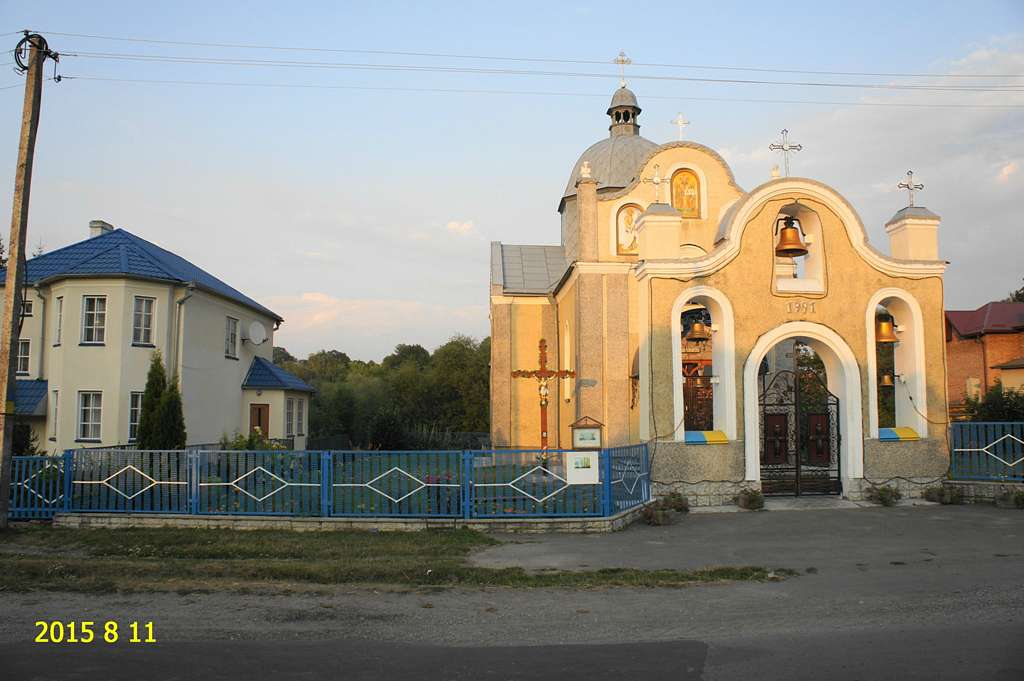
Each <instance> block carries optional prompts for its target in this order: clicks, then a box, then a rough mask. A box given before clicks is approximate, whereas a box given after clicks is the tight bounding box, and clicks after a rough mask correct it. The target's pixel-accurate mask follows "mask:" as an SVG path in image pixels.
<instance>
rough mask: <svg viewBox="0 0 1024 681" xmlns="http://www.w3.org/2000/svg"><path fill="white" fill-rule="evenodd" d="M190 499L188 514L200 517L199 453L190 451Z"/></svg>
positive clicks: (188, 452)
mask: <svg viewBox="0 0 1024 681" xmlns="http://www.w3.org/2000/svg"><path fill="white" fill-rule="evenodd" d="M186 456H188V476H189V485H188V491H189V499H188V512H189V513H191V514H192V515H199V451H196V450H188V451H187V452H186Z"/></svg>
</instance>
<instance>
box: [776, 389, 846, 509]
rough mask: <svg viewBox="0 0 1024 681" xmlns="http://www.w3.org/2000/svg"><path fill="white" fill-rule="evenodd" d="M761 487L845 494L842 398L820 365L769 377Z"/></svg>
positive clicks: (788, 492)
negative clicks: (841, 461)
mask: <svg viewBox="0 0 1024 681" xmlns="http://www.w3.org/2000/svg"><path fill="white" fill-rule="evenodd" d="M764 385H765V388H764V390H763V391H762V392H761V395H760V398H759V406H760V411H761V419H760V421H761V489H762V490H763V491H764V493H765V494H794V495H801V494H839V493H840V491H841V489H840V482H839V443H840V441H841V438H840V433H839V398H838V397H836V396H835V395H833V394H832V393H830V392H829V390H828V387H827V386H826V385H825V382H824V381H823V380H822V378H821V376H819V375H818V374H817V373H816V372H814V371H799V372H798V371H789V370H784V371H779V372H778V373H776V374H775V375H773V376H769V377H766V378H765V381H764Z"/></svg>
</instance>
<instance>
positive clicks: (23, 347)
mask: <svg viewBox="0 0 1024 681" xmlns="http://www.w3.org/2000/svg"><path fill="white" fill-rule="evenodd" d="M31 348H32V342H31V341H27V340H19V341H18V375H19V376H25V375H27V374H28V360H29V352H30V350H31Z"/></svg>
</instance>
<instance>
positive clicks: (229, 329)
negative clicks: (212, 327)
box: [224, 317, 238, 359]
mask: <svg viewBox="0 0 1024 681" xmlns="http://www.w3.org/2000/svg"><path fill="white" fill-rule="evenodd" d="M232 322H233V323H232ZM224 356H225V357H228V358H230V359H238V320H237V319H235V318H234V317H225V322H224Z"/></svg>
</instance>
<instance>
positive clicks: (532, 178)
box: [0, 0, 1024, 360]
mask: <svg viewBox="0 0 1024 681" xmlns="http://www.w3.org/2000/svg"><path fill="white" fill-rule="evenodd" d="M967 7H968V5H965V4H964V3H963V2H940V1H936V0H932V1H931V2H899V3H894V2H870V1H868V2H857V3H849V2H842V3H829V2H821V1H820V0H819V1H817V2H787V3H785V4H784V5H780V4H778V3H763V2H751V3H733V2H725V1H719V2H714V3H678V6H676V5H673V4H669V3H624V2H621V1H620V2H609V3H601V2H583V3H552V2H538V3H532V2H517V3H478V4H474V3H387V2H373V3H365V2H361V3H346V2H323V1H318V0H311V1H310V2H305V3H281V2H246V3H210V2H176V3H173V4H172V3H167V4H160V5H158V4H157V3H138V2H122V3H116V2H90V3H79V2H48V3H35V4H30V3H13V2H10V1H9V0H5V1H4V2H0V34H3V33H11V32H14V31H17V30H20V29H24V28H30V29H32V30H35V31H38V32H40V33H42V34H43V35H44V36H45V37H47V39H48V41H49V43H50V46H51V48H52V49H55V50H57V51H58V52H61V53H63V54H64V56H63V57H62V58H61V61H60V65H59V72H60V73H61V74H62V75H64V76H66V78H65V79H64V80H62V81H61V82H60V83H55V82H52V81H48V82H47V83H46V84H45V88H44V89H45V91H44V95H43V112H42V119H41V124H40V129H39V138H38V143H37V148H36V160H35V172H34V180H33V188H32V202H31V213H30V226H29V243H30V246H32V247H34V246H36V245H37V244H42V246H43V247H44V248H45V249H47V250H52V249H55V248H58V247H60V246H64V245H67V244H69V243H72V242H75V241H78V240H81V239H82V238H84V237H85V236H86V235H87V226H88V223H89V221H90V220H92V219H105V220H107V221H108V222H111V223H112V224H114V225H115V226H118V227H124V228H125V229H128V230H129V231H132V232H133V233H135V234H137V235H139V236H141V237H143V238H146V239H149V240H151V241H153V242H155V243H157V244H159V245H161V246H163V247H165V248H167V249H169V250H172V251H174V252H176V253H178V254H180V255H182V256H183V257H186V258H188V259H189V260H191V261H193V262H194V263H196V264H197V265H199V266H201V267H203V268H204V269H207V270H208V271H210V272H211V273H213V274H214V275H216V276H218V277H220V278H221V279H223V280H225V281H227V282H228V283H230V284H231V285H232V286H234V287H236V288H238V289H240V290H242V291H243V292H245V293H246V294H248V295H250V296H252V297H254V298H255V299H257V300H259V301H260V302H261V303H264V304H266V305H267V306H269V307H270V308H271V309H273V310H274V311H275V312H277V313H278V314H280V315H281V316H283V317H284V318H285V322H284V324H283V325H282V326H281V328H280V330H279V331H278V332H277V334H276V336H275V344H276V345H279V346H284V347H286V348H288V350H289V351H291V352H292V353H293V354H295V355H298V356H305V355H306V354H308V353H310V352H313V351H316V350H319V349H338V350H342V351H344V352H346V353H348V354H349V355H350V356H351V357H353V358H358V359H365V360H370V359H374V360H378V359H380V358H381V357H383V356H384V355H387V354H388V353H389V352H390V351H391V350H392V348H393V347H394V346H395V345H396V344H398V343H420V344H422V345H424V346H425V347H427V348H428V349H432V348H434V347H436V346H437V345H439V344H441V343H443V342H444V341H445V340H447V339H448V338H449V337H451V336H452V335H454V334H456V333H464V334H468V335H470V336H474V337H477V338H482V337H484V336H486V335H487V334H488V333H489V323H488V319H487V302H488V300H487V299H488V279H489V273H488V269H489V257H490V256H489V242H491V241H503V242H507V243H557V242H558V239H559V221H558V214H557V212H556V210H557V204H558V200H559V198H560V194H561V191H562V189H563V188H564V186H565V184H566V181H567V179H568V175H569V173H570V171H571V169H572V167H573V165H574V163H575V161H576V159H577V157H578V156H579V155H580V153H581V152H582V151H583V150H584V149H586V148H587V147H588V146H589V145H590V144H592V143H594V142H596V141H597V140H599V139H601V138H602V137H604V136H606V135H607V125H608V122H607V119H606V117H605V114H604V112H605V109H606V107H607V102H608V100H609V99H610V96H611V93H612V92H613V91H614V89H615V88H616V87H617V84H618V70H617V68H616V67H615V66H614V65H613V64H611V61H612V60H613V59H614V57H615V55H617V54H618V53H619V51H620V50H624V51H625V52H626V53H627V54H628V55H629V57H630V58H631V59H632V60H633V61H634V62H636V63H637V65H635V66H632V67H629V68H628V70H627V78H631V80H630V83H629V84H630V87H631V89H633V90H634V92H636V94H637V97H638V99H639V102H640V105H641V107H642V108H643V113H642V114H641V117H640V123H641V126H642V128H641V134H643V135H644V136H645V137H647V138H648V139H651V140H653V141H655V142H659V143H660V142H668V141H671V140H674V139H675V137H676V130H675V127H674V126H673V125H672V124H671V123H670V121H671V120H672V119H673V118H674V117H675V115H676V113H677V112H680V111H681V112H682V113H683V114H684V116H685V117H686V118H687V119H688V120H689V121H690V122H691V124H690V126H689V127H688V128H687V129H686V137H687V139H691V140H694V141H697V142H700V143H702V144H705V145H707V146H709V147H711V148H713V149H716V150H718V151H719V152H720V153H721V154H722V155H723V156H724V157H725V159H726V160H727V161H728V162H729V163H730V165H731V166H732V168H733V170H734V172H735V175H736V178H737V180H738V182H739V184H740V186H741V187H743V188H745V189H748V190H749V189H752V188H753V187H755V186H757V185H758V184H760V183H761V182H763V181H765V180H767V179H768V178H769V176H770V170H771V167H772V166H773V165H774V164H776V163H779V162H780V159H778V158H777V155H773V154H772V153H771V152H769V151H768V145H769V144H770V143H771V142H774V141H776V140H777V138H778V135H779V130H781V129H782V128H788V129H789V130H790V131H791V139H792V140H793V141H795V142H799V143H801V144H802V145H803V151H801V152H799V153H798V154H795V155H794V156H793V158H792V174H793V175H799V176H805V177H812V178H815V179H818V180H820V181H823V182H825V183H827V184H829V185H831V186H833V187H835V188H836V189H837V190H838V191H839V192H840V193H841V194H843V195H844V196H845V197H846V198H847V199H848V200H849V201H850V202H851V203H852V205H853V206H854V207H855V208H856V210H857V211H858V213H859V214H860V216H861V218H862V219H863V221H864V224H865V226H866V228H867V230H868V235H869V239H870V241H871V243H873V244H874V245H875V246H876V247H877V248H880V249H881V250H883V251H887V249H888V238H887V237H886V235H885V232H884V229H883V225H884V223H885V222H886V220H888V218H889V217H891V216H892V214H893V213H894V212H896V211H897V210H898V209H899V208H901V207H903V206H904V205H906V203H905V202H906V197H905V196H904V195H902V193H900V192H898V191H897V190H896V184H897V182H899V181H900V180H901V179H903V175H904V173H905V172H906V171H907V169H908V168H912V169H913V170H914V173H915V179H916V180H918V181H920V182H923V183H924V184H925V189H924V191H922V192H920V193H919V194H918V196H917V203H918V205H925V206H927V207H928V208H930V209H931V210H933V211H935V212H936V213H938V214H939V215H941V216H942V218H943V220H942V226H941V228H940V255H941V256H942V257H944V258H945V259H947V260H949V261H950V265H949V269H948V271H947V277H946V289H945V290H946V305H947V308H950V309H962V308H974V307H977V306H979V305H982V304H984V303H985V302H987V301H989V300H993V299H999V298H1003V297H1005V296H1006V295H1007V293H1008V292H1009V291H1010V290H1012V289H1016V288H1018V287H1019V286H1020V285H1021V278H1022V277H1024V259H1022V258H1021V254H1022V253H1024V247H1022V245H1021V242H1022V237H1021V231H1022V227H1024V222H1022V218H1021V206H1020V204H1021V201H1020V199H1021V198H1022V197H1024V168H1022V165H1024V92H1018V93H1007V92H953V91H920V90H894V89H861V88H856V89H855V88H832V87H829V88H825V87H814V86H806V85H805V86H790V85H779V84H736V83H707V82H695V81H685V80H678V79H674V78H678V77H696V78H733V79H758V80H770V81H814V82H844V83H860V84H890V85H891V84H915V85H930V86H940V87H941V86H949V85H964V84H970V85H980V84H982V83H985V84H989V83H993V84H1002V85H1005V84H1022V85H1024V78H1017V79H1013V78H1011V79H998V78H993V79H988V78H986V79H979V78H962V77H960V76H962V75H964V74H1017V75H1024V2H1020V1H1019V0H1005V1H995V0H993V1H989V2H985V1H980V2H974V3H971V4H970V5H969V7H970V10H969V11H967V9H966V8H967ZM60 33H66V34H88V35H94V36H96V35H99V36H113V37H121V38H143V39H149V40H167V41H181V42H192V43H196V42H198V43H230V44H232V45H237V44H246V45H259V46H278V47H302V48H317V49H318V50H320V51H297V50H290V51H284V50H277V51H274V50H266V49H243V48H236V47H210V46H198V45H195V46H182V45H169V44H154V43H145V42H129V41H113V40H103V39H98V38H84V37H76V36H69V35H58V34H60ZM0 40H6V41H7V42H8V43H9V45H10V47H12V48H13V46H14V45H15V44H16V42H17V40H18V36H17V35H13V34H11V35H6V36H3V37H2V38H0ZM328 50H350V51H348V52H330V51H328ZM351 50H358V51H359V52H352V51H351ZM381 52H392V53H394V52H401V53H406V54H382V53H381ZM86 53H90V54H86ZM410 53H417V54H410ZM439 53H440V54H446V55H477V56H492V57H493V56H498V57H514V58H518V59H522V58H536V59H550V60H558V59H562V60H594V61H598V62H602V63H598V64H578V63H559V62H524V61H496V60H484V59H462V58H456V57H451V56H448V57H437V56H429V55H436V54H439ZM101 54H102V55H111V54H115V55H120V56H119V57H118V58H110V57H101V56H97V55H101ZM425 54H427V55H428V56H424V55H425ZM123 55H133V56H134V57H135V58H132V59H126V58H124V56H123ZM139 55H146V56H147V57H152V56H160V57H167V56H173V57H179V58H180V57H192V58H202V59H206V60H207V61H208V60H209V58H220V59H248V60H277V61H278V62H280V61H281V60H289V61H302V62H306V65H304V66H301V67H300V66H295V65H291V66H284V65H280V64H279V63H278V64H277V65H272V64H265V63H264V64H253V63H251V62H250V63H248V64H246V65H234V64H210V63H193V62H183V61H180V60H177V61H173V62H168V61H154V60H152V59H150V58H144V59H140V58H138V57H139ZM310 62H315V63H316V64H315V65H313V64H310ZM338 64H349V65H354V64H358V65H391V66H394V65H401V66H416V67H421V66H431V67H458V68H460V69H467V68H469V69H477V71H474V72H470V73H465V72H450V71H448V72H444V71H441V72H439V71H436V70H435V71H423V70H418V69H416V70H411V69H400V70H393V69H392V70H381V69H365V68H362V69H360V68H351V67H347V68H340V67H338V66H337V65H338ZM640 64H673V65H699V66H718V67H747V68H750V67H754V68H775V69H794V70H816V71H844V72H871V73H884V74H891V73H923V74H935V75H934V77H930V78H909V77H896V76H860V77H835V76H823V75H810V74H804V75H799V74H779V73H770V72H756V71H732V70H721V69H696V68H655V67H651V66H640ZM483 69H492V70H493V69H504V70H526V71H543V72H545V73H547V74H550V75H539V74H537V73H529V74H522V73H520V74H512V73H500V74H495V73H484V72H481V70H483ZM49 72H50V67H48V73H49ZM567 73H584V74H594V75H592V76H571V75H566V74H567ZM949 74H958V75H957V76H956V77H954V76H951V75H949ZM643 76H671V77H673V78H644V77H643ZM92 79H108V80H92ZM22 80H23V79H22V77H21V76H19V75H17V74H16V73H15V72H14V71H13V67H11V66H6V67H5V68H4V69H3V70H2V71H0V88H6V89H0V186H6V187H12V186H13V181H14V180H13V178H14V166H15V161H16V157H17V141H18V130H19V125H20V118H21V105H22V92H23V90H22V87H21V83H22ZM138 80H147V81H178V82H176V83H168V82H158V83H154V82H145V83H143V82H126V81H138ZM183 81H186V82H183ZM196 83H199V84H196ZM211 83H214V84H211ZM225 83H245V84H249V85H227V84H225ZM251 84H259V86H256V87H254V86H251ZM283 85H288V86H290V87H280V86H283ZM9 86H10V87H9ZM296 86H302V87H296ZM437 90H448V91H447V92H439V91H437ZM452 90H461V91H462V92H452ZM466 90H474V91H480V90H489V91H492V92H490V93H481V92H466ZM493 91H499V93H495V92H493ZM536 93H544V94H536ZM723 100H728V101H723ZM736 100H771V101H770V102H767V101H736ZM796 102H819V103H813V104H809V103H796ZM821 102H823V103H821ZM936 103H944V104H957V105H964V104H979V105H989V106H991V105H997V106H996V107H993V108H972V107H963V106H958V107H947V108H941V107H903V106H899V107H897V106H891V105H894V104H900V105H905V104H936ZM865 104H873V105H874V104H885V105H887V106H864V105H865ZM1015 104H1016V105H1020V107H1021V108H1012V107H1007V105H1015ZM1000 107H1001V108H1000ZM0 212H3V214H5V215H6V214H9V213H10V194H9V193H4V194H3V195H0ZM6 240H7V239H6V232H5V233H4V241H5V242H6Z"/></svg>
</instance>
